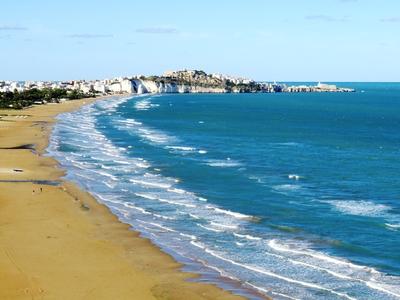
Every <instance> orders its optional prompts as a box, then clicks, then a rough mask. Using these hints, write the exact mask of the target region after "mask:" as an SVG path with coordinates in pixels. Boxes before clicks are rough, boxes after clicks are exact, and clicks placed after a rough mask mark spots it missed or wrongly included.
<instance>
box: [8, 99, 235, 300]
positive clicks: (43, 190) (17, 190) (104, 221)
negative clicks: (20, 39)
mask: <svg viewBox="0 0 400 300" xmlns="http://www.w3.org/2000/svg"><path fill="white" fill-rule="evenodd" d="M91 101H94V100H93V99H85V100H76V101H69V102H64V103H61V104H48V105H41V106H34V107H31V108H28V109H24V110H18V111H15V110H0V299H115V300H117V299H118V300H119V299H185V300H186V299H220V300H225V299H241V298H240V297H237V296H234V295H232V294H230V293H229V292H226V291H224V290H222V289H220V288H218V287H215V286H213V285H209V284H204V283H197V282H188V281H187V279H189V278H194V277H195V276H194V275H192V274H188V273H184V272H181V271H180V268H181V265H180V264H178V263H177V262H175V261H174V260H173V259H172V258H171V257H170V256H169V255H167V254H165V253H163V252H161V251H160V250H159V249H158V248H157V247H156V246H154V245H153V244H151V242H150V241H148V240H147V239H144V238H141V237H139V234H138V233H137V232H134V231H132V230H130V229H129V226H128V225H126V224H123V223H121V222H119V221H118V219H117V218H116V217H115V216H114V215H113V214H111V212H110V211H109V210H108V208H106V207H105V206H103V205H101V204H99V203H97V202H96V200H95V199H94V198H93V197H91V196H90V195H89V194H88V193H86V192H85V191H82V190H80V189H79V188H77V187H76V186H75V185H74V184H72V183H70V182H66V181H63V180H62V179H61V177H62V176H63V175H64V171H63V170H61V169H60V168H59V167H58V166H57V162H56V161H55V160H54V159H52V158H51V157H46V156H43V155H42V154H44V151H45V149H46V147H47V143H48V137H49V134H50V132H51V126H52V124H53V123H54V122H55V119H54V117H55V116H56V115H57V114H59V113H61V112H66V111H72V110H75V109H78V108H79V107H80V106H82V105H84V104H87V103H89V102H91Z"/></svg>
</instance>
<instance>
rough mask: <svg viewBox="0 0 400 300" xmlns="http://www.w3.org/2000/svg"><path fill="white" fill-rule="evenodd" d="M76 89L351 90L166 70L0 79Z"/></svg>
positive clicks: (2, 86)
mask: <svg viewBox="0 0 400 300" xmlns="http://www.w3.org/2000/svg"><path fill="white" fill-rule="evenodd" d="M34 88H36V89H44V88H50V89H56V88H59V89H67V90H79V91H81V92H83V93H84V94H99V95H113V94H124V93H128V94H132V93H138V94H143V93H253V92H261V93H278V92H286V93H296V92H297V93H299V92H352V91H354V90H352V89H346V88H338V87H337V86H336V85H330V84H322V83H318V84H317V85H315V86H311V85H310V86H308V85H294V86H287V85H285V84H278V83H276V82H274V83H260V82H255V81H253V80H250V79H245V78H235V77H231V76H226V75H221V74H207V73H205V72H204V71H198V70H183V71H168V72H165V73H164V74H163V76H151V77H145V76H133V77H118V78H113V79H104V80H72V81H24V82H19V81H0V92H13V91H15V90H17V91H19V92H22V91H24V90H29V89H34Z"/></svg>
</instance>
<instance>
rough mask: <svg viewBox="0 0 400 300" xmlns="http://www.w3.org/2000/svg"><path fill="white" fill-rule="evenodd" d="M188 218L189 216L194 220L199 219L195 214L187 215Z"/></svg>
mask: <svg viewBox="0 0 400 300" xmlns="http://www.w3.org/2000/svg"><path fill="white" fill-rule="evenodd" d="M189 216H190V217H191V218H193V219H195V220H199V219H201V218H200V217H199V216H197V215H195V214H192V213H189Z"/></svg>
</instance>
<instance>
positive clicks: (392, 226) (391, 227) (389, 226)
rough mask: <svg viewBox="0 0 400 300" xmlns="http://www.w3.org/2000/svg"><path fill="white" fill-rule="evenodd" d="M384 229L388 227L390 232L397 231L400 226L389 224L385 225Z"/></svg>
mask: <svg viewBox="0 0 400 300" xmlns="http://www.w3.org/2000/svg"><path fill="white" fill-rule="evenodd" d="M385 225H386V227H388V228H389V229H391V230H397V229H400V224H390V223H385Z"/></svg>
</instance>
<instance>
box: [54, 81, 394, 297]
mask: <svg viewBox="0 0 400 300" xmlns="http://www.w3.org/2000/svg"><path fill="white" fill-rule="evenodd" d="M341 86H348V87H355V88H356V89H357V92H356V93H349V94H346V93H338V94H334V93H326V94H318V93H315V94H314V93H313V94H238V95H233V94H227V95H213V94H206V95H196V94H185V95H175V94H171V95H162V96H160V95H144V96H139V97H132V98H124V99H121V98H115V99H112V100H104V101H98V102H97V103H95V104H92V105H89V106H86V107H84V108H82V109H81V110H79V111H77V112H74V113H66V114H63V115H61V116H60V117H59V119H60V121H59V123H58V124H57V125H56V127H55V129H54V132H53V135H52V139H51V144H50V147H49V152H50V154H52V155H54V156H55V157H56V158H57V159H58V160H59V161H60V163H61V165H62V166H63V167H64V168H66V169H67V170H68V175H67V178H68V179H71V180H74V181H76V182H78V183H79V184H81V185H82V186H83V187H85V188H86V189H88V190H89V191H91V192H92V193H93V194H94V195H95V196H96V197H97V199H98V200H99V201H100V202H101V203H104V204H106V205H108V206H109V207H110V208H111V209H112V211H113V212H114V213H115V214H117V215H118V216H119V217H120V219H121V220H122V221H124V222H127V223H129V224H131V225H132V227H133V228H134V229H135V230H138V231H140V232H142V233H143V235H144V236H146V237H148V238H150V239H152V240H153V241H154V242H155V243H156V244H157V245H159V246H160V247H162V248H163V249H164V250H165V251H167V252H168V253H170V254H172V255H173V256H174V257H175V258H177V259H178V260H181V261H183V262H185V263H186V264H187V265H188V268H187V269H188V270H191V271H197V272H200V273H201V274H203V277H202V279H201V280H205V281H212V282H216V283H218V284H220V285H222V286H224V287H225V288H228V289H232V290H233V291H235V292H237V293H241V294H245V295H247V296H248V297H250V298H251V297H253V298H256V297H257V296H256V295H251V292H250V293H249V291H251V290H258V291H259V292H261V293H262V294H267V295H269V296H272V297H274V298H276V299H378V298H379V299H399V298H400V277H399V276H400V202H399V201H400V180H399V175H400V174H399V171H400V160H399V155H400V130H399V129H400V84H389V83H387V84H382V83H379V84H362V83H357V84H341ZM216 275H218V276H216ZM224 278H225V279H226V278H230V280H225V279H224Z"/></svg>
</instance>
